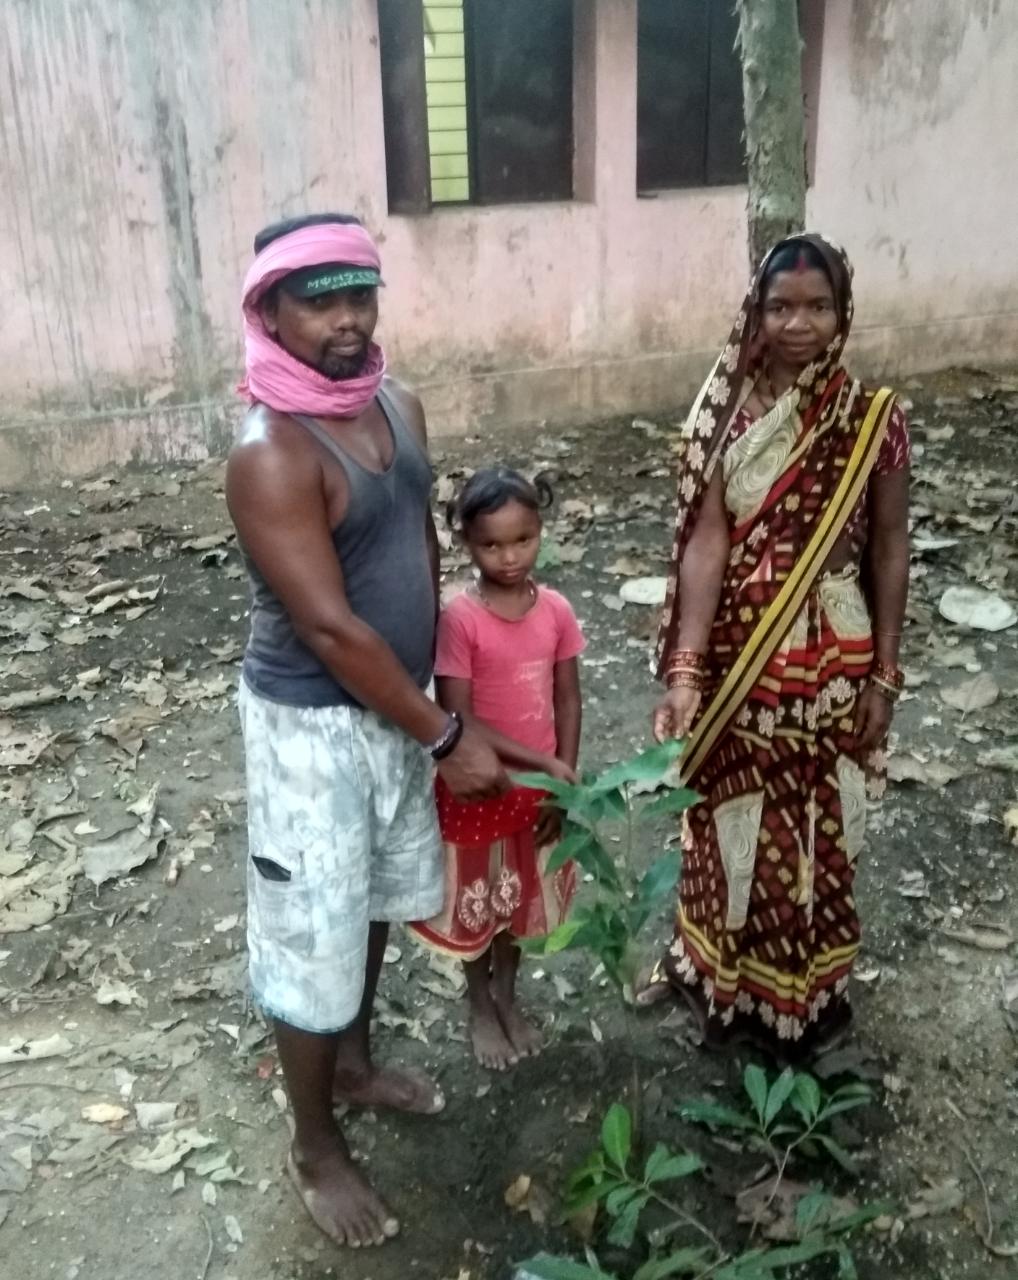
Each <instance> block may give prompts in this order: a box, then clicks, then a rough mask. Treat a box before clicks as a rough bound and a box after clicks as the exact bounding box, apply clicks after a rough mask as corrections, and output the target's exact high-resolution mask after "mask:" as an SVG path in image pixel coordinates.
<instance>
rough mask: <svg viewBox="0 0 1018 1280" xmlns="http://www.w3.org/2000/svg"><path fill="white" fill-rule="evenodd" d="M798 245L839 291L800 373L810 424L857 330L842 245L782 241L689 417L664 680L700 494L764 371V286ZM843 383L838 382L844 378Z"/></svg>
mask: <svg viewBox="0 0 1018 1280" xmlns="http://www.w3.org/2000/svg"><path fill="white" fill-rule="evenodd" d="M795 245H801V246H803V247H806V246H809V247H810V248H812V249H814V250H815V251H816V252H817V253H818V254H819V255H820V257H821V258H822V259H823V262H824V266H825V268H826V271H827V275H828V277H829V278H830V281H831V287H832V289H833V290H834V300H835V304H836V306H837V309H838V318H839V324H838V332H837V333H836V334H835V336H834V338H833V339H832V341H831V342H830V344H829V345H828V346H827V348H826V350H825V351H824V352H823V353H822V355H820V356H819V357H818V359H816V360H814V361H812V362H811V363H810V364H808V365H807V366H806V368H805V369H803V371H802V373H800V375H799V377H798V379H797V381H796V384H795V387H794V388H793V390H792V392H791V394H793V395H795V396H796V397H797V407H798V412H799V415H800V417H801V418H802V419H803V421H804V422H812V421H813V420H814V419H815V417H816V415H817V414H818V413H822V412H823V409H824V407H825V406H826V404H827V403H828V401H829V399H830V396H829V392H830V390H831V388H832V385H833V381H834V380H835V379H836V377H837V375H838V374H839V373H843V371H842V370H841V354H842V352H843V351H844V348H845V342H846V340H847V339H848V334H849V330H850V329H851V326H852V314H853V303H852V267H851V265H850V263H849V261H848V257H847V255H846V253H845V251H844V249H842V248H841V246H840V245H837V244H835V243H834V242H833V241H832V240H827V239H825V238H824V237H823V236H821V235H817V234H815V233H813V232H804V233H803V234H802V235H795V236H788V237H786V238H785V239H784V240H779V241H778V243H777V244H776V245H774V247H773V248H772V249H771V250H770V252H769V253H768V254H767V256H766V257H765V258H764V260H763V261H762V262H761V263H760V266H759V268H758V269H757V272H756V275H755V276H754V278H753V281H752V283H751V284H750V287H749V289H748V291H747V293H746V297H745V298H744V300H743V303H742V307H741V309H740V311H739V314H738V316H737V317H736V321H735V324H734V325H733V326H732V331H731V333H730V334H729V335H728V341H727V343H726V344H725V347H724V350H723V351H722V352H721V354H720V356H718V358H717V361H716V362H715V364H714V367H713V369H712V370H711V372H710V374H709V376H708V377H707V380H706V381H705V382H704V384H703V386H702V387H701V388H700V393H699V395H698V396H697V397H696V399H695V400H694V401H693V407H692V408H691V409H690V411H689V416H688V418H687V419H686V425H685V429H684V434H685V436H686V438H687V444H686V448H685V451H684V453H683V458H682V465H681V467H680V470H679V484H678V488H679V498H678V512H677V515H676V521H675V538H674V541H673V543H672V564H671V572H670V574H669V578H668V592H667V595H666V597H665V608H664V614H663V616H662V622H661V628H660V631H659V633H658V643H657V650H656V668H657V674H658V677H659V678H660V677H661V676H662V675H663V674H664V667H665V665H666V662H667V658H668V654H669V653H670V651H671V650H672V649H673V648H674V646H675V639H676V637H677V635H678V628H679V611H678V608H677V603H678V570H679V563H680V561H681V559H682V555H683V552H684V551H685V549H686V544H687V542H688V541H689V536H690V534H691V533H692V531H693V529H694V528H695V526H696V517H697V515H698V513H699V510H700V504H701V502H702V501H703V495H704V493H705V492H706V490H707V486H708V485H709V484H710V481H711V477H712V476H713V475H714V468H715V467H716V466H717V464H718V461H719V459H720V458H721V457H722V455H723V454H724V451H725V447H726V445H727V443H728V438H729V434H730V430H731V425H732V421H733V419H734V418H735V415H736V413H737V412H738V410H739V408H740V406H741V404H742V402H743V399H744V395H743V387H744V385H745V381H746V378H747V376H751V375H753V374H755V373H756V371H757V370H758V369H759V367H760V364H761V360H762V357H763V348H762V346H761V343H760V339H759V328H760V309H761V305H762V303H763V286H764V284H765V282H766V280H767V278H768V275H769V274H770V273H771V264H772V262H773V260H774V258H775V256H776V255H777V254H778V253H779V252H780V251H781V250H783V249H786V248H791V247H794V246H795ZM839 384H840V380H839Z"/></svg>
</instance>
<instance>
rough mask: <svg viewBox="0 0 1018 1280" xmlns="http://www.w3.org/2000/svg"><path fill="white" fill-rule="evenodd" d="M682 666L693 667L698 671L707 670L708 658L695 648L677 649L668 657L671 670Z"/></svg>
mask: <svg viewBox="0 0 1018 1280" xmlns="http://www.w3.org/2000/svg"><path fill="white" fill-rule="evenodd" d="M677 667H680V668H685V667H692V668H693V669H694V670H696V671H706V670H707V659H706V658H705V657H704V655H703V654H702V653H697V651H696V650H695V649H676V650H675V652H674V653H673V654H672V655H671V656H670V657H669V659H668V669H669V671H671V670H673V669H675V668H677Z"/></svg>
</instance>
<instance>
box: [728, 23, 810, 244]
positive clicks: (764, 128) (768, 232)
mask: <svg viewBox="0 0 1018 1280" xmlns="http://www.w3.org/2000/svg"><path fill="white" fill-rule="evenodd" d="M738 2H739V48H740V50H741V53H742V87H743V97H744V100H745V113H746V157H747V167H748V173H749V209H748V213H749V254H750V259H751V262H752V265H753V267H754V268H755V267H756V266H757V264H758V263H759V262H760V259H761V258H762V257H763V256H764V254H765V253H766V252H767V250H768V249H769V248H770V247H771V245H772V244H774V242H775V241H776V240H780V239H781V238H782V236H787V235H789V234H791V233H793V232H796V231H802V230H803V227H804V225H805V221H806V124H805V112H804V110H803V100H802V53H801V40H800V36H799V11H798V0H738Z"/></svg>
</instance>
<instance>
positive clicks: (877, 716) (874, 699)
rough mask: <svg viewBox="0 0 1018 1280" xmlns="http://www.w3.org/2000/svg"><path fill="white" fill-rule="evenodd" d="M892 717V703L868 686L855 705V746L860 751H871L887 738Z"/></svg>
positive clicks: (878, 691)
mask: <svg viewBox="0 0 1018 1280" xmlns="http://www.w3.org/2000/svg"><path fill="white" fill-rule="evenodd" d="M893 715H894V703H893V702H892V701H891V699H890V698H885V697H884V695H883V694H882V693H881V692H880V690H879V689H874V687H873V686H872V685H871V684H868V685H867V686H866V688H865V689H863V691H862V693H860V695H859V701H858V702H857V703H856V704H855V728H854V730H853V732H854V733H855V742H856V746H857V748H858V749H859V750H860V751H872V750H873V749H874V748H875V747H879V746H880V744H881V743H882V742H883V741H884V739H885V738H886V737H887V732H888V730H889V729H890V727H891V718H892V717H893Z"/></svg>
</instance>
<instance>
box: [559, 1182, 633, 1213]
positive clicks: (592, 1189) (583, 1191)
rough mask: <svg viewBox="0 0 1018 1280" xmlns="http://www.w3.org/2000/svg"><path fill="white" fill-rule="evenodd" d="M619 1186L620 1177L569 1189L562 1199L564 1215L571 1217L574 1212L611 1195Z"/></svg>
mask: <svg viewBox="0 0 1018 1280" xmlns="http://www.w3.org/2000/svg"><path fill="white" fill-rule="evenodd" d="M618 1186H619V1180H618V1178H605V1179H604V1180H603V1181H602V1182H594V1183H591V1184H589V1185H588V1186H585V1187H582V1188H581V1187H577V1188H576V1189H575V1190H571V1191H569V1192H568V1193H567V1194H566V1195H565V1196H564V1198H563V1200H562V1213H563V1217H566V1218H571V1217H572V1216H573V1214H574V1213H579V1212H580V1211H581V1210H583V1209H586V1207H587V1206H588V1205H591V1204H597V1203H598V1202H599V1201H601V1200H604V1199H605V1197H606V1196H609V1195H611V1193H612V1192H613V1191H614V1190H615V1189H616V1188H617V1187H618Z"/></svg>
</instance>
